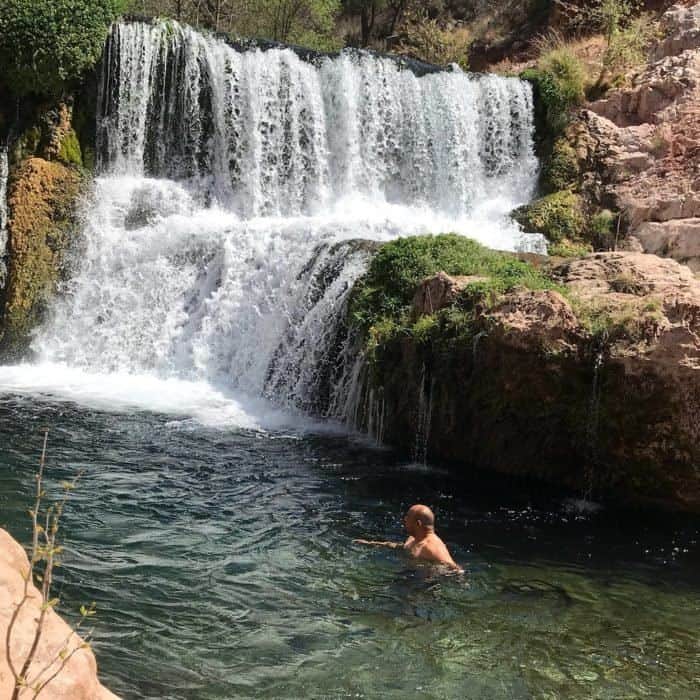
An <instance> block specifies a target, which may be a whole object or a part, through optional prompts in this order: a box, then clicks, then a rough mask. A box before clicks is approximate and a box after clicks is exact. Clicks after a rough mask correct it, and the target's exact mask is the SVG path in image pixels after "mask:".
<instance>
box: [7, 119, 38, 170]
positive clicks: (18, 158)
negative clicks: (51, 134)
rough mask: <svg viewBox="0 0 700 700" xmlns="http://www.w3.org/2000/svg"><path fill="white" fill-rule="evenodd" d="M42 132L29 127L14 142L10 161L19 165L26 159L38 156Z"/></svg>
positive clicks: (34, 127)
mask: <svg viewBox="0 0 700 700" xmlns="http://www.w3.org/2000/svg"><path fill="white" fill-rule="evenodd" d="M42 139H43V135H42V131H41V128H40V127H39V126H31V127H29V128H28V129H26V130H25V131H24V132H23V133H22V135H21V136H20V137H19V138H18V139H17V140H16V141H15V142H14V144H13V147H12V152H11V154H10V160H11V162H12V163H21V162H22V161H23V160H25V159H27V158H31V157H32V156H35V155H38V154H39V151H40V149H41V145H42Z"/></svg>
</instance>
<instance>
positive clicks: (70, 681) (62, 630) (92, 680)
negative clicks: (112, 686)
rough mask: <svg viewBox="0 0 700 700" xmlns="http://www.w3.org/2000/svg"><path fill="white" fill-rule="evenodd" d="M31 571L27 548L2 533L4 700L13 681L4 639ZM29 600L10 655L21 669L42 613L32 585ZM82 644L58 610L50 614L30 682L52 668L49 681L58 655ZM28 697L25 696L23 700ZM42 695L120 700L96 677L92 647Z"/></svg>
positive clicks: (0, 672)
mask: <svg viewBox="0 0 700 700" xmlns="http://www.w3.org/2000/svg"><path fill="white" fill-rule="evenodd" d="M28 570H29V561H28V559H27V555H26V553H25V551H24V549H23V548H22V546H21V545H20V544H19V543H18V542H16V541H15V540H14V539H13V538H12V537H11V536H10V535H9V534H8V533H7V532H6V531H5V530H2V529H0V638H1V639H2V644H1V645H0V697H3V698H10V696H11V695H12V691H13V689H14V678H13V676H12V673H11V672H10V667H9V665H8V660H7V656H6V649H5V638H6V634H7V627H8V625H9V622H10V618H11V616H12V613H13V611H14V609H15V605H16V603H18V602H19V601H20V600H21V599H22V595H23V592H24V579H23V575H24V574H25V572H27V571H28ZM29 596H30V597H29V600H28V602H26V603H25V604H24V606H23V607H22V610H21V611H20V614H19V616H18V618H17V622H16V623H15V626H14V627H13V632H12V643H11V645H10V650H11V656H12V660H13V662H14V664H15V666H18V665H19V666H21V664H22V663H23V662H24V660H25V659H26V655H27V653H28V651H29V649H30V647H31V645H32V643H33V640H34V633H35V629H36V623H35V620H36V618H37V616H38V614H39V608H40V594H39V591H38V590H37V589H36V588H35V587H34V586H33V585H32V586H30V589H29ZM81 644H82V640H81V639H80V637H78V636H77V635H76V634H75V633H73V631H72V629H71V628H70V627H69V626H68V625H67V624H66V622H64V621H63V620H62V619H61V618H60V617H59V615H58V614H57V613H56V612H54V610H53V609H50V610H48V612H47V614H46V617H45V622H44V626H43V633H42V636H41V639H40V641H39V646H38V648H37V651H36V655H35V657H34V660H33V662H32V665H31V667H30V674H29V677H30V679H31V678H33V677H35V676H34V674H36V673H38V672H40V671H41V670H42V669H44V668H47V671H46V673H45V674H44V675H43V678H44V680H46V679H48V678H49V677H50V676H51V675H53V673H54V672H55V671H57V670H58V669H59V668H60V665H61V662H60V658H59V654H60V652H61V651H62V650H63V649H66V650H67V653H68V654H70V653H71V651H72V650H73V649H76V648H78V647H79V646H80V645H81ZM25 695H27V697H28V696H29V693H25V694H23V695H21V697H24V696H25ZM40 697H42V698H45V700H118V698H117V696H116V695H114V694H113V693H111V692H110V691H109V690H107V689H106V688H105V687H104V686H102V684H101V683H100V681H99V679H98V678H97V663H96V661H95V656H94V654H93V653H92V651H91V650H90V649H89V648H85V649H78V651H76V652H75V654H73V656H71V658H70V659H69V660H68V662H67V663H66V665H65V667H64V668H63V669H62V670H61V671H60V672H59V673H58V675H57V676H56V677H55V678H54V679H53V680H52V681H51V682H50V683H49V684H48V685H47V686H46V688H45V689H44V690H43V691H42V693H41V695H40Z"/></svg>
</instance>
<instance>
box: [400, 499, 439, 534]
mask: <svg viewBox="0 0 700 700" xmlns="http://www.w3.org/2000/svg"><path fill="white" fill-rule="evenodd" d="M404 522H405V523H406V531H407V532H408V534H409V535H413V536H414V537H415V536H417V535H420V534H421V533H423V532H426V531H430V530H432V529H434V527H435V515H434V514H433V511H432V510H430V508H428V506H424V505H422V504H420V503H417V504H416V505H414V506H411V507H410V508H409V509H408V512H407V513H406V517H405V519H404Z"/></svg>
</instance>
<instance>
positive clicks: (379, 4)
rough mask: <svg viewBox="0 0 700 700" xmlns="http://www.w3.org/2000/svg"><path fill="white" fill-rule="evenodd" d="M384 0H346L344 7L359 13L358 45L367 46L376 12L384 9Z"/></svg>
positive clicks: (374, 22) (375, 19)
mask: <svg viewBox="0 0 700 700" xmlns="http://www.w3.org/2000/svg"><path fill="white" fill-rule="evenodd" d="M386 4H387V3H386V0H348V1H347V2H346V9H347V11H348V12H350V13H351V14H355V15H357V14H359V15H360V32H361V35H360V45H361V46H368V45H369V42H370V40H371V38H372V32H373V31H374V27H375V24H376V21H377V15H378V13H379V12H380V11H381V10H382V9H384V7H385V5H386Z"/></svg>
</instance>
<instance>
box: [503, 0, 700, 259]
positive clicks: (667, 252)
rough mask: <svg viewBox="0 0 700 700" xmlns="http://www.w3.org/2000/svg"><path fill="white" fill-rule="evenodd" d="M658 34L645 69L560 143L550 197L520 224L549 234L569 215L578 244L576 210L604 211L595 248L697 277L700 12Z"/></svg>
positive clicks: (668, 23) (667, 23)
mask: <svg viewBox="0 0 700 700" xmlns="http://www.w3.org/2000/svg"><path fill="white" fill-rule="evenodd" d="M661 28H662V35H663V36H662V38H661V39H660V41H659V42H658V43H657V44H656V45H655V46H654V47H653V48H652V50H651V53H650V57H649V61H648V63H647V64H646V65H644V66H642V67H641V68H640V69H639V70H638V71H637V72H636V73H635V74H633V75H631V76H629V79H628V81H627V83H628V84H627V85H626V86H625V87H623V88H619V89H615V90H611V91H609V92H608V93H607V94H606V95H605V96H604V98H602V99H599V100H597V101H594V102H590V103H588V104H587V105H586V108H585V109H583V110H582V111H581V112H580V113H579V114H578V115H577V117H576V118H575V119H574V120H573V121H572V123H571V124H570V126H569V127H568V129H567V130H566V132H565V134H564V136H563V137H561V138H560V139H558V141H557V142H556V143H555V144H554V149H553V154H552V157H551V159H550V162H549V163H545V167H544V172H545V194H548V196H547V197H545V198H544V199H543V200H541V201H540V202H538V203H535V205H534V208H532V207H531V208H525V209H524V210H523V211H519V212H516V218H518V220H519V221H521V223H524V225H525V226H526V227H529V228H530V229H531V230H542V232H543V233H545V234H546V233H547V230H546V225H545V226H544V227H543V224H542V221H540V220H539V219H542V215H543V211H544V213H548V214H549V216H550V219H551V218H552V217H554V216H559V218H561V214H562V212H564V214H566V220H567V221H568V223H569V226H568V228H565V229H564V230H563V235H566V236H568V237H570V238H572V239H575V238H576V236H577V235H579V234H580V231H579V229H580V228H581V225H580V224H579V219H581V214H579V213H578V210H579V209H581V208H583V209H584V210H590V211H598V212H602V213H603V214H602V215H599V216H598V221H597V225H596V223H595V222H594V225H593V226H592V227H591V228H592V229H593V235H592V240H591V241H590V242H591V243H592V245H593V246H594V247H595V248H596V249H609V248H613V247H624V248H625V249H627V250H633V251H639V252H647V253H654V254H656V255H661V256H664V257H671V258H673V259H675V260H678V261H679V262H683V263H685V264H687V265H689V266H690V267H691V268H692V269H693V270H695V271H698V270H700V4H697V5H694V6H690V7H689V6H687V5H684V4H678V5H675V6H673V7H672V8H671V9H670V10H668V11H667V12H666V13H665V14H664V15H663V17H662V20H661ZM551 173H554V174H555V177H549V178H547V175H548V174H550V175H551ZM555 190H561V191H559V192H554V191H555ZM552 192H554V193H552ZM531 210H532V211H531ZM606 216H607V220H606ZM538 217H539V219H538ZM577 217H578V218H577ZM545 224H546V222H545ZM538 227H539V228H538ZM596 229H597V231H596ZM601 231H602V233H601Z"/></svg>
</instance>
